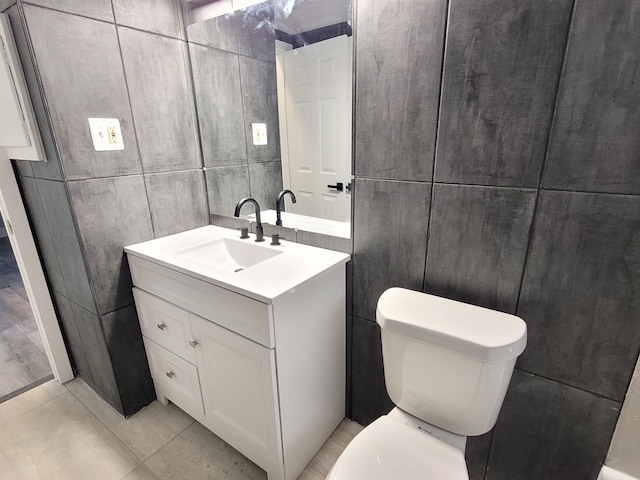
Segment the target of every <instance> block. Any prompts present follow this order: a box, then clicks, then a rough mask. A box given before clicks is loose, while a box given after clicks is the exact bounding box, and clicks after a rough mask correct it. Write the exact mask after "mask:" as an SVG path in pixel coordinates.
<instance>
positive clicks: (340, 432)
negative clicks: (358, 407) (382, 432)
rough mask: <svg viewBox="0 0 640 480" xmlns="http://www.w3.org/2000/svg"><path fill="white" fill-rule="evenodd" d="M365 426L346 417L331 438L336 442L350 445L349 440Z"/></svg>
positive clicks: (344, 445)
mask: <svg viewBox="0 0 640 480" xmlns="http://www.w3.org/2000/svg"><path fill="white" fill-rule="evenodd" d="M363 429H364V427H363V426H362V425H360V424H359V423H356V422H354V421H353V420H349V419H348V418H345V419H344V420H343V421H342V423H340V425H338V428H336V429H335V431H334V432H333V433H332V434H331V440H333V441H334V442H336V443H338V444H340V445H342V446H343V447H346V446H347V445H349V442H350V441H351V440H353V437H355V436H356V435H357V434H359V433H360V432H361V431H362V430H363Z"/></svg>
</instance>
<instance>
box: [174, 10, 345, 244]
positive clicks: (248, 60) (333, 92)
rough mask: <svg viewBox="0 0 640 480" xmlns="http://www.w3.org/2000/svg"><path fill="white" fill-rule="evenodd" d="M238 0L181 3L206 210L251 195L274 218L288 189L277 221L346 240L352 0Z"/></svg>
mask: <svg viewBox="0 0 640 480" xmlns="http://www.w3.org/2000/svg"><path fill="white" fill-rule="evenodd" d="M249 2H250V0H249ZM239 3H242V4H243V5H239ZM247 3H248V2H247V0H244V1H243V2H239V1H238V0H233V1H232V0H218V1H214V2H210V1H209V2H201V1H200V2H198V1H192V2H189V3H187V6H186V13H185V15H186V16H187V20H188V21H187V23H188V27H187V35H188V42H189V53H190V59H191V68H192V72H193V79H194V92H195V99H196V108H197V112H198V123H199V128H200V138H201V143H202V152H203V158H204V165H205V175H206V179H207V186H208V194H209V207H210V211H211V213H215V214H219V215H224V216H233V212H234V208H235V205H236V203H237V202H238V200H240V199H241V198H243V197H249V196H250V197H253V198H255V199H256V200H257V201H258V202H259V204H260V206H261V209H262V210H263V211H267V212H265V213H264V214H263V222H265V223H271V224H275V212H269V210H272V211H274V210H275V208H276V198H277V196H278V193H279V192H280V191H281V190H283V189H289V190H291V191H293V193H294V194H295V197H296V200H297V201H296V203H292V202H291V200H290V198H291V197H290V196H286V197H285V200H284V201H285V202H286V203H285V210H286V212H287V213H286V214H284V215H283V226H285V227H295V228H299V229H301V230H311V231H313V230H314V229H315V227H316V226H317V225H322V224H326V225H327V226H328V230H327V231H326V232H325V233H328V234H331V235H335V236H343V237H349V233H350V224H349V222H350V218H351V173H352V172H351V165H352V159H351V157H352V155H351V139H352V126H351V115H352V83H353V81H352V56H353V53H352V51H353V47H352V45H353V42H352V39H353V37H352V27H351V18H352V7H351V0H268V1H266V2H263V3H259V4H256V5H250V6H246V4H247ZM233 7H236V8H233ZM238 7H239V8H238ZM243 7H244V8H243ZM247 211H249V209H247ZM243 213H245V212H244V210H243ZM291 214H294V215H291ZM272 216H273V218H271V217H272Z"/></svg>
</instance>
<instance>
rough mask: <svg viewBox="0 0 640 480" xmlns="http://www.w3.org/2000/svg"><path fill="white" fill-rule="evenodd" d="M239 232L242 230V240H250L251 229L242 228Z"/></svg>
mask: <svg viewBox="0 0 640 480" xmlns="http://www.w3.org/2000/svg"><path fill="white" fill-rule="evenodd" d="M238 230H240V238H242V239H245V238H249V227H240V228H238Z"/></svg>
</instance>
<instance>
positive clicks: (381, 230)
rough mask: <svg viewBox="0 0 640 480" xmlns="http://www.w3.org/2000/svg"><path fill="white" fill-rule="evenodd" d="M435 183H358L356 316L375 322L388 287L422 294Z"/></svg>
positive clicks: (355, 252)
mask: <svg viewBox="0 0 640 480" xmlns="http://www.w3.org/2000/svg"><path fill="white" fill-rule="evenodd" d="M430 195H431V184H429V183H417V182H397V181H381V180H365V179H356V183H355V192H354V196H355V213H354V222H355V226H354V259H353V282H354V283H353V296H354V302H353V313H354V315H357V316H359V317H361V318H367V319H369V320H374V319H375V309H376V304H377V302H378V298H379V297H380V295H381V294H382V292H384V291H385V290H386V289H387V288H390V287H405V288H410V289H412V290H418V291H420V290H422V282H423V276H424V265H425V255H426V250H427V224H428V221H429V203H430V200H429V199H430Z"/></svg>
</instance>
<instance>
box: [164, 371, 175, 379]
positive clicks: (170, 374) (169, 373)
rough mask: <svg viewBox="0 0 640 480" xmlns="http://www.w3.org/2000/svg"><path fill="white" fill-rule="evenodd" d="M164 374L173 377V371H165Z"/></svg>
mask: <svg viewBox="0 0 640 480" xmlns="http://www.w3.org/2000/svg"><path fill="white" fill-rule="evenodd" d="M166 375H167V377H169V378H173V377H174V375H175V373H173V372H172V371H169V372H167V373H166Z"/></svg>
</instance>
